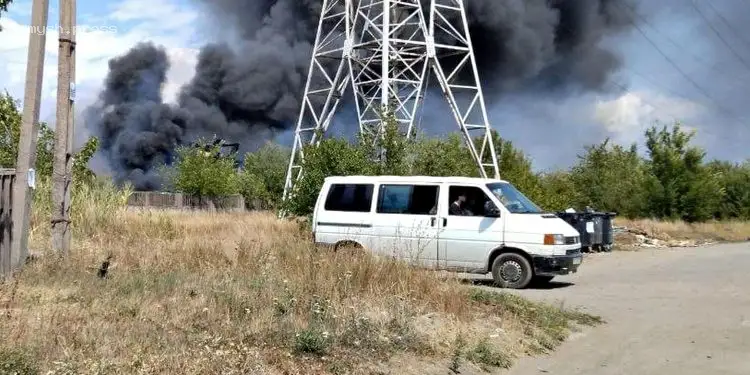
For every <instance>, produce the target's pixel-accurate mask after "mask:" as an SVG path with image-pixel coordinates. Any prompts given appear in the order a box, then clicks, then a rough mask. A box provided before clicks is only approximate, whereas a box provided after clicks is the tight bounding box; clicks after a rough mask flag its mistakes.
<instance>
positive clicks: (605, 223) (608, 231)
mask: <svg viewBox="0 0 750 375" xmlns="http://www.w3.org/2000/svg"><path fill="white" fill-rule="evenodd" d="M615 216H617V213H615V212H603V213H602V250H604V251H612V246H613V245H614V243H615V239H614V232H613V231H612V221H613V219H614V217H615Z"/></svg>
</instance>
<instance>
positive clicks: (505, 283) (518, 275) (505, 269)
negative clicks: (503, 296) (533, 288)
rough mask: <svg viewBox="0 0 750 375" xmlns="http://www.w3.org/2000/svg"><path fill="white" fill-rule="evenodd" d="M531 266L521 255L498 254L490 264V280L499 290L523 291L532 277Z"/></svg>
mask: <svg viewBox="0 0 750 375" xmlns="http://www.w3.org/2000/svg"><path fill="white" fill-rule="evenodd" d="M533 273H534V272H533V270H532V269H531V264H530V263H529V261H528V260H527V259H526V257H524V256H523V255H521V254H516V253H505V254H500V256H498V257H497V258H495V261H494V262H492V279H493V280H494V281H495V285H497V286H498V287H500V288H508V289H523V288H525V287H526V286H528V285H529V283H530V282H531V278H532V276H533Z"/></svg>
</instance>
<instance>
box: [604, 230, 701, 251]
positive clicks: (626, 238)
mask: <svg viewBox="0 0 750 375" xmlns="http://www.w3.org/2000/svg"><path fill="white" fill-rule="evenodd" d="M612 231H613V233H614V236H615V246H616V247H618V248H620V249H628V248H670V247H698V246H703V245H709V244H712V243H713V242H712V241H711V240H708V239H704V240H698V239H684V238H683V239H675V238H671V237H670V236H669V235H668V234H666V233H660V234H658V235H655V234H653V233H648V232H647V231H645V230H642V229H637V228H628V227H618V226H615V227H613V228H612Z"/></svg>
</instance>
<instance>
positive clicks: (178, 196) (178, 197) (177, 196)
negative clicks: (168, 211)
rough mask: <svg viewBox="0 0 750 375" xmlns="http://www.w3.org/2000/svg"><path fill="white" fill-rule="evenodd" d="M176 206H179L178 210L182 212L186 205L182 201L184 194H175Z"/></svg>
mask: <svg viewBox="0 0 750 375" xmlns="http://www.w3.org/2000/svg"><path fill="white" fill-rule="evenodd" d="M174 205H175V206H177V209H178V210H181V209H182V208H183V206H184V205H185V203H183V201H182V193H175V195H174Z"/></svg>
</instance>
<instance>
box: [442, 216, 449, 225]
mask: <svg viewBox="0 0 750 375" xmlns="http://www.w3.org/2000/svg"><path fill="white" fill-rule="evenodd" d="M447 225H448V218H447V217H444V218H443V226H447Z"/></svg>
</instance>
